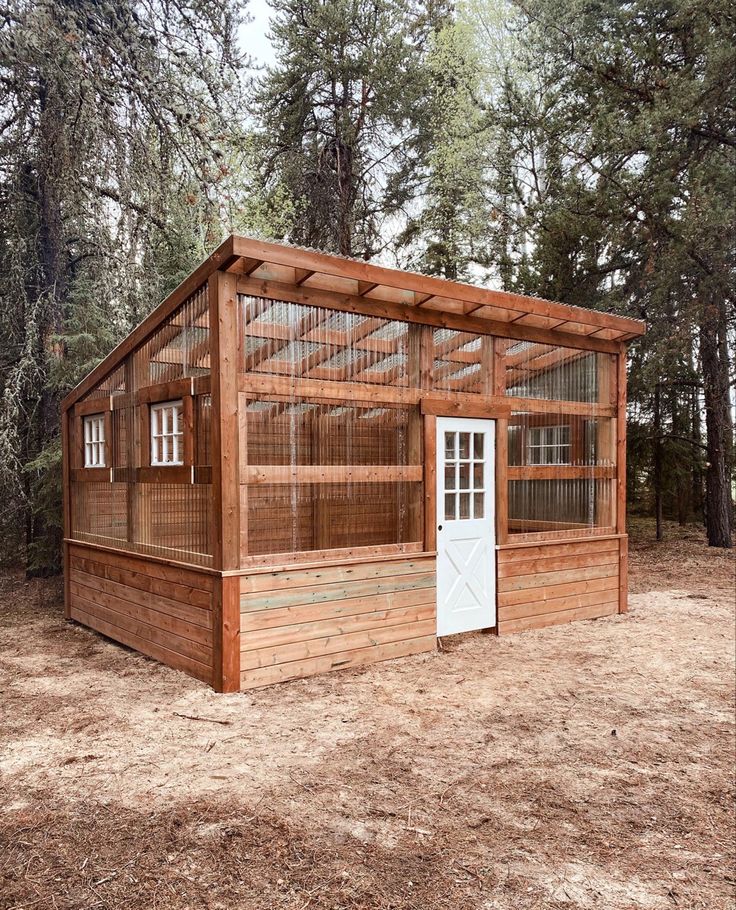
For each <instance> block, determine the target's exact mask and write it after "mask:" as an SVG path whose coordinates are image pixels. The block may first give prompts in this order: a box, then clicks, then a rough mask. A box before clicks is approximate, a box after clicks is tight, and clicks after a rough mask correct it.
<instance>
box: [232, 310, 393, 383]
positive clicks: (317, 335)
mask: <svg viewBox="0 0 736 910" xmlns="http://www.w3.org/2000/svg"><path fill="white" fill-rule="evenodd" d="M239 303H240V321H239V325H240V331H241V339H240V364H239V366H240V371H241V372H245V373H251V372H254V373H266V374H272V375H275V376H292V377H294V378H295V379H326V380H331V381H350V382H364V383H375V384H382V385H406V383H407V373H406V371H407V359H408V347H409V334H410V333H409V330H408V327H407V325H406V324H405V323H401V322H395V321H391V320H389V319H381V318H378V317H373V316H361V315H359V314H356V313H342V312H339V311H335V310H329V309H326V308H323V307H313V306H301V305H299V304H296V303H286V302H284V301H279V300H263V299H261V298H255V297H245V296H241V297H240V298H239Z"/></svg>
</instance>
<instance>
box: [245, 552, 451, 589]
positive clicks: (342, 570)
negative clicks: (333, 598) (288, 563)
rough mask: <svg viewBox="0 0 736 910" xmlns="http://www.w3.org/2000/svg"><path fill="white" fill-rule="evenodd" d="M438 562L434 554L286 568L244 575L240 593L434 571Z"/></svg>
mask: <svg viewBox="0 0 736 910" xmlns="http://www.w3.org/2000/svg"><path fill="white" fill-rule="evenodd" d="M434 564H435V560H434V557H433V556H421V557H416V556H415V557H411V556H407V557H405V558H403V559H398V560H394V559H392V560H383V561H375V562H367V563H353V564H352V565H350V564H347V565H346V564H343V565H335V566H329V565H328V566H319V567H315V568H312V569H295V568H293V567H291V568H284V569H281V570H280V571H278V572H268V573H265V572H264V573H261V574H258V575H241V577H240V593H241V594H251V593H255V592H257V591H277V590H278V589H279V588H300V587H305V586H307V585H324V584H329V583H330V582H336V581H356V580H358V579H367V578H387V577H391V576H393V575H414V574H416V573H417V572H428V571H433V570H434Z"/></svg>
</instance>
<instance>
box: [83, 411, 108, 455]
mask: <svg viewBox="0 0 736 910" xmlns="http://www.w3.org/2000/svg"><path fill="white" fill-rule="evenodd" d="M82 427H83V431H84V466H85V468H104V467H107V465H106V458H105V443H106V440H105V414H104V413H102V412H101V413H99V414H86V415H85V416H84V417H83V418H82Z"/></svg>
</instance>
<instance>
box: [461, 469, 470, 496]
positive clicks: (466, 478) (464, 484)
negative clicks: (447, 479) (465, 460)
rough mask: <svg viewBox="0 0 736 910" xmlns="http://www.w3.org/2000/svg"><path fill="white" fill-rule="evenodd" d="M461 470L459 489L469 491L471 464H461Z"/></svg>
mask: <svg viewBox="0 0 736 910" xmlns="http://www.w3.org/2000/svg"><path fill="white" fill-rule="evenodd" d="M459 469H460V470H459V472H460V483H459V487H460V489H461V490H469V489H470V464H462V463H461V464H460V465H459Z"/></svg>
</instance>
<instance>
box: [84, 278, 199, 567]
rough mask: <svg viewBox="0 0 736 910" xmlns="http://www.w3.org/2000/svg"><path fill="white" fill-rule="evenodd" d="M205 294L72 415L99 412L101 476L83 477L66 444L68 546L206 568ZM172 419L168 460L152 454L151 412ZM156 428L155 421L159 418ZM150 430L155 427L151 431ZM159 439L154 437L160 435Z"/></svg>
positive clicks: (177, 314) (179, 311)
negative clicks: (103, 432) (103, 437)
mask: <svg viewBox="0 0 736 910" xmlns="http://www.w3.org/2000/svg"><path fill="white" fill-rule="evenodd" d="M209 371H210V350H209V311H208V295H207V291H206V289H204V288H202V289H200V290H198V291H197V292H196V293H194V294H193V295H192V296H191V297H189V298H188V299H187V300H186V302H185V303H184V304H182V306H180V307H179V308H178V309H177V310H175V311H174V312H173V313H172V314H171V315H170V316H169V317H168V318H167V319H166V320H165V321H164V322H163V323H162V324H161V325H159V326H158V328H157V329H156V330H155V331H154V332H153V333H152V334H151V335H150V336H149V337H148V338H147V339H146V341H145V342H144V343H143V344H142V345H141V346H140V347H138V348H137V349H136V350H134V351H133V352H132V353H131V354H130V355H129V356H128V357H127V358H126V359H125V360H124V362H123V363H122V364H121V365H120V366H119V367H117V368H116V369H115V370H114V371H113V372H112V373H110V375H109V376H107V377H106V378H105V379H103V380H102V381H101V382H100V383H99V384H98V385H97V386H96V387H95V388H94V389H93V390H92V391H91V392H89V393H88V395H86V396H85V398H84V399H83V400H82V402H81V404H80V405H78V406H77V407H76V408H75V411H74V413H73V415H72V426H71V435H72V440H74V438H75V434H78V432H79V426H80V425H81V420H82V417H81V416H79V415H78V414H77V411H79V412H80V415H81V411H82V410H83V411H84V413H89V412H90V411H91V410H92V409H93V407H94V403H95V402H97V401H99V403H100V404H99V406H100V413H103V414H109V433H110V435H111V438H110V439H108V440H107V442H108V446H109V449H108V450H109V452H110V463H109V464H106V465H105V468H106V471H107V474H106V476H105V477H102V476H100V474H99V472H97V473H96V474H90V473H89V472H86V471H85V470H83V465H82V464H80V463H79V461H78V459H77V461H75V457H76V455H75V448H74V446H72V484H71V502H72V507H71V510H70V511H71V515H70V518H71V533H72V537H73V538H74V539H76V540H85V541H88V542H92V543H99V544H104V545H107V546H114V547H116V548H118V549H123V550H127V551H131V552H138V553H148V554H153V555H159V556H166V557H169V558H172V559H177V560H180V561H182V562H189V563H193V564H196V565H208V564H210V563H211V561H212V541H211V528H210V524H211V502H212V488H211V441H210V440H211V410H212V405H211V398H210V394H209V389H208V387H207V384H206V381H205V384H202V383H200V384H199V385H198V386H196V387H195V382H196V381H197V380H200V379H201V378H202V377H205V378H206V377H208V376H209ZM162 408H163V409H165V412H166V413H168V414H170V413H174V412H176V414H177V415H178V416H177V425H176V428H175V430H176V432H175V433H174V435H175V436H176V442H177V449H176V453H175V454H176V457H175V458H168V459H163V458H161V457H159V456H158V455H157V453H156V451H154V449H153V444H154V442H155V440H156V438H157V433H156V426H157V425H156V415H157V414H159V413H161V409H162ZM159 423H160V421H159ZM159 430H160V426H159ZM160 435H161V433H160V432H159V433H158V436H160Z"/></svg>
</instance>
